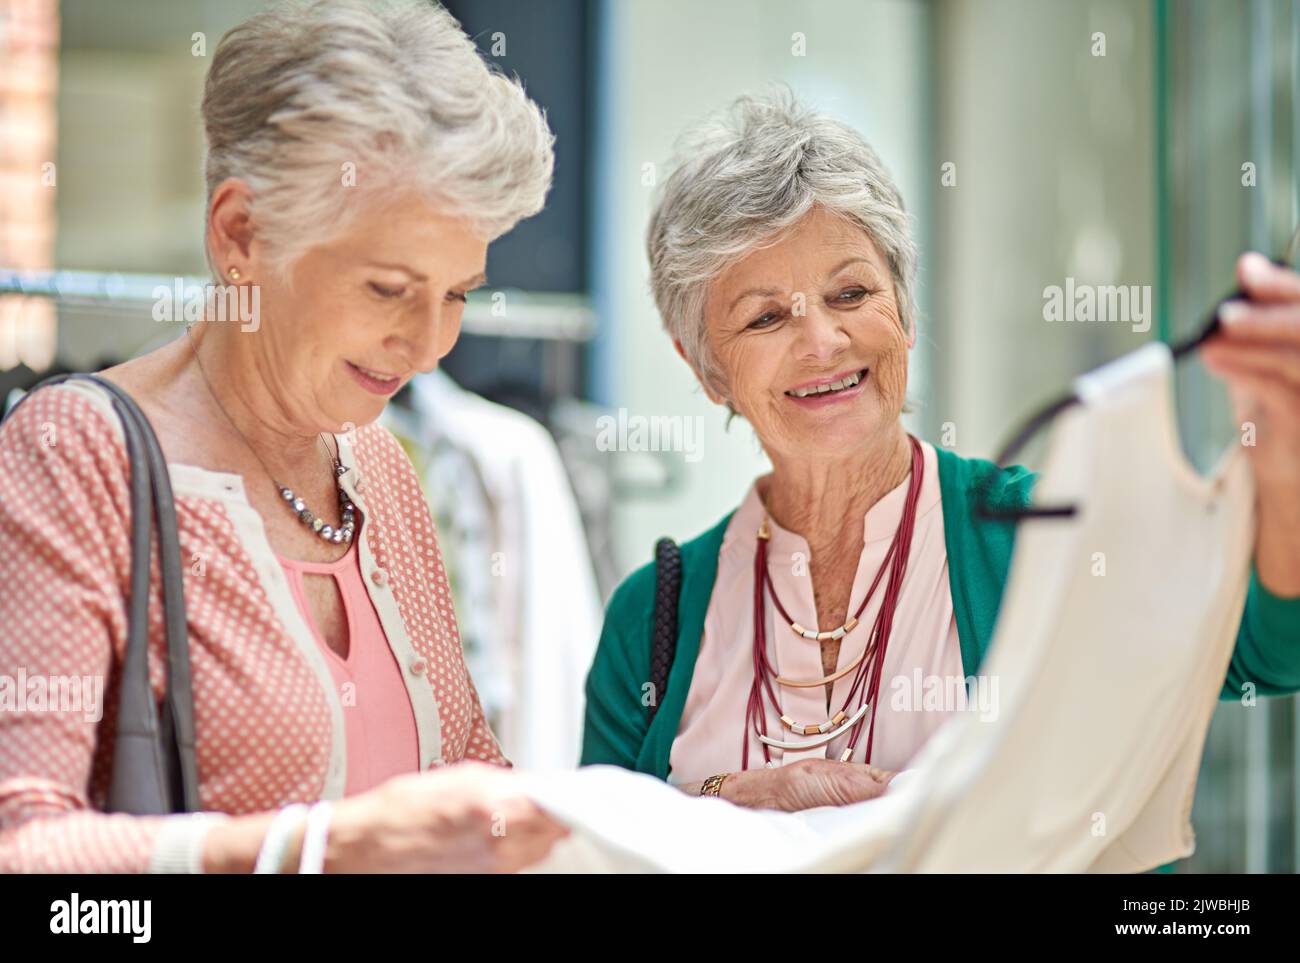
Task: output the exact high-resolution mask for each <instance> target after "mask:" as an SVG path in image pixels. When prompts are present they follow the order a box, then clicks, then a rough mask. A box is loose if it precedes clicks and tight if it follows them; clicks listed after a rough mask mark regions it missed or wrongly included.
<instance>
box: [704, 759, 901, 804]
mask: <svg viewBox="0 0 1300 963" xmlns="http://www.w3.org/2000/svg"><path fill="white" fill-rule="evenodd" d="M895 775H896V773H893V772H889V771H887V770H884V769H877V768H876V767H875V766H864V765H862V764H861V763H856V762H840V761H839V760H836V759H801V760H800V761H799V762H792V763H791V764H790V765H788V766H777V767H775V768H772V769H767V768H763V769H750V770H748V771H746V772H741V773H736V774H735V775H733V776H731V777H730V778H728V780H727V781H726V782H725V783H723V791H722V794H723V796H724V797H725V798H727V799H730V800H731V801H732V802H734V803H737V804H738V805H741V806H750V807H752V808H754V809H780V810H783V811H785V812H798V811H799V810H803V809H816V808H817V807H819V806H847V805H849V804H850V803H856V802H863V801H864V800H867V799H875V798H876V797H877V796H880V795H883V794H884V792H885V789H886V788H888V786H889V781H890V780H891V779H893V778H894V776H895Z"/></svg>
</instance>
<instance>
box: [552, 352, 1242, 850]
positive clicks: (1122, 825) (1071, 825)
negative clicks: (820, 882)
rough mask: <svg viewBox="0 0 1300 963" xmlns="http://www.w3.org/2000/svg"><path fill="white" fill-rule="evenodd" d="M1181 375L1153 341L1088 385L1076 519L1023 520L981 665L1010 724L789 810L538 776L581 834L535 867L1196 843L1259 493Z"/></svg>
mask: <svg viewBox="0 0 1300 963" xmlns="http://www.w3.org/2000/svg"><path fill="white" fill-rule="evenodd" d="M1172 367H1173V366H1172V360H1171V357H1170V355H1169V352H1168V349H1167V348H1166V347H1165V346H1164V345H1159V344H1156V345H1150V346H1147V347H1145V348H1143V349H1141V350H1139V351H1136V352H1134V353H1133V354H1130V355H1127V356H1125V357H1124V358H1121V359H1120V360H1119V361H1116V362H1114V363H1113V364H1111V365H1108V366H1106V367H1104V368H1101V369H1099V370H1097V371H1095V372H1093V373H1091V374H1089V375H1086V376H1084V377H1082V378H1080V379H1078V381H1077V382H1076V385H1075V389H1076V392H1077V394H1078V395H1079V397H1080V398H1081V399H1082V400H1083V404H1081V405H1079V406H1076V407H1074V408H1072V409H1069V410H1067V411H1066V412H1065V413H1063V414H1062V415H1061V416H1060V417H1059V418H1058V420H1057V422H1056V424H1055V426H1054V430H1053V434H1052V441H1051V447H1050V452H1049V455H1048V459H1047V462H1046V467H1045V469H1044V472H1043V474H1042V476H1041V477H1040V478H1039V480H1038V482H1037V483H1036V486H1035V493H1034V497H1035V501H1036V503H1038V504H1062V503H1073V504H1077V505H1078V506H1079V513H1078V514H1076V515H1075V516H1074V517H1072V518H1040V519H1027V520H1024V521H1022V522H1020V523H1019V531H1018V533H1017V541H1016V550H1015V555H1014V558H1013V560H1012V569H1011V574H1010V579H1009V582H1008V585H1007V590H1006V594H1005V596H1004V599H1003V604H1002V611H1001V615H1000V618H999V622H998V626H997V630H996V634H995V636H994V642H993V648H992V650H991V652H990V654H989V656H988V658H987V659H986V661H985V664H984V665H983V666H982V667H981V674H982V675H985V676H987V677H989V678H993V677H996V679H997V696H998V698H997V705H996V706H995V708H996V714H995V715H994V716H993V717H992V718H982V716H983V715H984V714H983V713H981V712H978V711H970V712H965V713H961V714H959V715H957V716H956V717H954V718H953V719H952V720H951V721H950V722H948V723H947V724H946V725H945V726H944V727H943V728H941V729H940V730H939V731H938V732H937V733H936V734H935V735H934V737H932V739H931V740H930V742H929V743H928V744H927V745H926V747H925V748H924V749H923V750H922V751H921V753H920V754H919V755H918V756H917V758H916V759H915V760H914V761H913V765H912V767H911V768H910V769H909V773H908V778H907V780H906V781H904V782H902V783H901V784H899V785H896V786H893V787H891V789H890V791H889V792H887V793H886V794H885V795H884V796H882V797H881V798H879V799H876V800H872V801H869V802H865V803H858V804H856V805H853V806H846V807H842V808H839V809H829V808H828V809H819V810H812V811H809V812H805V813H798V814H793V815H790V814H779V813H768V812H754V811H747V810H742V809H739V808H738V807H735V806H732V805H731V804H729V803H726V802H724V801H720V800H716V799H698V798H691V797H688V796H686V795H684V794H683V793H681V792H680V791H679V790H676V789H674V788H672V787H670V786H668V785H666V784H664V783H661V782H659V781H658V780H655V779H653V778H652V777H649V776H644V775H637V774H633V773H628V772H624V771H622V770H616V769H612V768H609V767H593V768H590V769H587V770H583V771H580V772H578V773H551V774H544V775H539V776H535V777H529V778H531V779H532V782H531V783H530V790H529V791H530V792H531V793H532V795H533V797H534V798H535V799H536V800H537V801H538V803H539V804H540V805H541V806H543V807H544V808H546V809H548V810H549V811H550V812H552V813H554V814H555V815H556V816H557V818H559V819H561V820H562V821H564V822H565V823H566V824H568V825H569V826H571V827H572V828H573V829H574V833H573V835H572V836H571V837H570V838H569V839H568V840H565V841H563V842H562V843H561V844H560V845H558V846H557V847H556V849H555V850H554V851H553V853H552V855H551V856H550V857H549V858H548V859H547V860H546V861H544V862H543V863H542V864H541V865H540V866H539V867H537V868H538V869H541V870H544V871H592V870H606V871H668V872H691V871H706V872H707V871H715V872H728V871H734V872H746V871H808V870H820V871H844V872H864V871H919V872H963V871H967V872H990V871H991V872H1083V871H1088V870H1093V871H1105V872H1125V871H1139V870H1144V869H1149V868H1151V867H1153V866H1156V865H1159V864H1160V863H1163V862H1166V861H1168V860H1170V859H1174V858H1178V857H1182V856H1186V855H1188V854H1189V853H1190V852H1191V851H1192V848H1193V838H1192V834H1191V824H1190V819H1189V816H1190V810H1191V799H1192V794H1193V792H1194V791H1195V787H1196V776H1197V771H1198V768H1199V764H1200V757H1201V752H1202V748H1203V746H1204V741H1205V733H1206V730H1207V728H1208V726H1209V721H1210V717H1211V716H1212V715H1213V712H1214V708H1215V704H1216V702H1217V698H1218V694H1219V691H1220V688H1221V686H1222V682H1223V678H1224V674H1225V672H1226V669H1227V665H1228V662H1229V660H1230V658H1231V655H1232V648H1233V644H1234V642H1235V640H1236V632H1237V626H1238V624H1239V622H1240V619H1241V614H1242V608H1243V604H1244V600H1245V593H1246V587H1247V584H1248V577H1249V565H1250V552H1251V547H1252V543H1253V531H1254V518H1253V505H1254V497H1253V487H1252V481H1251V477H1250V472H1249V466H1248V465H1247V463H1246V459H1245V456H1244V453H1243V452H1242V451H1241V450H1240V449H1239V447H1234V449H1233V450H1232V451H1230V452H1228V453H1227V454H1226V455H1225V456H1224V458H1223V459H1222V460H1221V462H1220V464H1219V466H1218V468H1217V470H1216V472H1215V474H1214V475H1213V476H1212V477H1210V478H1202V477H1201V476H1200V475H1198V474H1197V473H1196V472H1195V471H1194V470H1193V469H1192V467H1191V466H1190V465H1189V464H1188V463H1187V462H1186V460H1185V458H1184V457H1183V455H1182V452H1181V448H1180V445H1179V441H1178V437H1177V433H1176V430H1175V428H1174V419H1173V411H1172V404H1171V382H1172ZM1103 562H1104V574H1100V573H1101V572H1102V571H1103V569H1102V563H1103ZM883 690H884V686H883V685H882V691H883Z"/></svg>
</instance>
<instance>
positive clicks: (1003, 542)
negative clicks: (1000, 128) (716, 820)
mask: <svg viewBox="0 0 1300 963" xmlns="http://www.w3.org/2000/svg"><path fill="white" fill-rule="evenodd" d="M681 156H682V157H683V158H684V161H683V162H682V163H681V164H680V165H679V166H678V167H677V168H676V169H675V170H674V172H673V173H672V175H671V176H670V177H669V179H668V180H667V182H666V183H665V186H664V190H663V194H662V196H661V198H660V199H659V201H658V204H657V207H656V208H655V211H654V213H653V216H652V218H651V222H650V228H649V237H648V241H647V248H648V253H649V259H650V272H651V281H652V285H653V289H654V294H655V300H656V302H657V304H658V307H659V312H660V314H661V316H662V319H663V323H664V326H665V327H666V329H667V331H668V333H669V335H670V337H671V338H672V340H673V343H674V345H675V347H676V349H677V351H678V353H679V354H680V355H681V356H682V358H684V359H685V361H686V362H687V364H689V365H690V366H691V368H692V369H693V370H694V372H695V374H696V376H697V378H698V380H699V382H700V384H701V385H702V386H703V389H704V391H705V393H706V394H707V396H708V397H709V398H710V400H712V401H714V402H715V403H717V404H719V405H725V406H726V407H728V408H729V409H730V410H731V411H733V412H734V413H738V414H739V415H741V416H743V417H744V418H745V419H746V420H747V421H748V422H749V423H750V425H751V426H752V427H753V429H754V431H755V433H756V434H757V436H758V439H759V441H760V442H761V444H762V446H763V449H764V451H765V452H766V453H767V455H768V457H769V458H770V460H771V463H772V471H771V473H770V474H767V475H764V476H763V477H761V478H758V479H757V480H756V481H755V482H754V483H753V485H752V486H751V487H750V489H749V492H748V494H747V495H746V496H745V498H744V501H742V502H741V504H740V506H739V507H738V508H737V509H736V510H735V511H734V512H732V513H730V514H728V515H727V516H726V517H725V518H723V519H722V520H721V521H720V522H719V523H718V524H717V525H715V526H714V527H713V528H711V529H710V530H709V531H707V532H705V533H704V534H702V535H700V536H699V537H697V538H695V539H693V540H691V541H689V542H686V543H685V544H683V545H682V546H681V556H680V566H681V593H680V600H679V603H678V606H677V615H678V620H679V624H678V634H677V636H676V652H675V656H674V658H673V661H672V668H671V672H670V674H669V675H668V676H667V686H666V689H665V690H663V691H649V690H648V689H647V683H648V680H650V679H651V678H652V677H653V672H652V666H651V658H652V655H651V651H652V640H651V635H652V632H653V631H654V622H655V618H654V616H653V613H654V611H655V595H656V570H655V566H654V565H653V564H651V565H647V566H645V567H643V568H641V569H639V570H638V571H636V572H634V573H633V574H632V575H631V576H629V577H628V578H627V580H626V581H625V582H624V583H623V584H622V585H620V586H619V588H618V589H617V590H616V591H615V593H614V595H613V596H612V598H611V599H610V602H609V605H608V609H607V613H606V620H605V627H604V631H603V633H602V636H601V640H600V645H599V648H598V651H597V654H596V657H595V661H594V663H593V665H592V668H591V672H590V675H589V678H588V682H587V698H588V705H587V715H586V731H585V738H584V745H583V757H582V758H583V762H584V763H585V764H593V763H609V764H614V765H618V766H623V767H625V768H628V769H635V770H639V771H641V772H646V773H651V774H654V775H656V776H658V777H660V778H664V779H670V780H671V781H672V782H674V783H676V784H678V785H679V786H680V787H681V788H683V789H684V790H686V791H688V792H692V793H701V794H705V795H716V796H720V797H722V798H726V799H730V800H732V801H734V802H736V803H739V804H742V805H748V806H755V807H763V808H776V809H785V810H798V809H806V808H812V807H816V806H826V805H842V804H847V803H851V802H856V801H860V800H865V799H871V798H874V797H875V796H877V795H879V794H880V793H882V792H884V791H885V789H886V787H887V785H888V783H889V781H890V780H891V779H892V778H893V776H894V775H895V774H896V773H897V772H898V771H899V770H901V769H903V768H905V767H906V766H907V765H908V762H909V760H910V759H912V758H913V757H914V756H915V755H916V753H917V752H918V750H919V749H920V748H921V747H922V745H923V744H924V743H925V742H926V740H927V739H928V738H929V737H930V736H931V735H932V734H933V733H934V732H935V731H936V730H937V729H938V728H939V727H940V726H941V725H942V724H943V723H944V721H945V720H946V719H947V718H949V717H950V716H951V715H952V714H953V713H954V712H957V711H960V709H961V708H962V706H960V705H945V706H942V707H931V706H927V707H926V708H927V709H931V710H932V711H923V712H915V711H904V708H905V707H903V706H901V705H900V706H899V708H897V709H896V708H895V706H894V704H893V700H891V699H890V698H889V696H888V693H889V692H890V688H891V686H890V682H889V681H888V680H895V679H899V678H902V679H905V680H906V679H911V678H916V677H917V675H918V674H919V677H921V678H931V677H936V676H937V677H939V678H941V679H944V680H953V679H959V678H966V677H970V676H973V675H976V674H977V672H978V669H979V666H980V663H981V661H982V660H983V658H984V656H985V654H986V652H987V650H988V647H989V643H990V640H991V637H992V632H993V625H994V619H995V617H996V614H997V609H998V605H999V602H1000V599H1001V596H1002V590H1003V585H1004V583H1005V581H1006V577H1007V573H1008V570H1009V566H1010V557H1011V547H1012V536H1013V531H1012V529H1011V528H1010V527H1009V523H1006V522H1000V521H985V520H983V519H982V518H978V517H977V516H976V515H975V513H974V511H973V508H974V505H975V500H976V497H977V495H978V497H979V498H980V499H982V500H986V501H987V503H988V504H990V505H992V506H994V507H1006V508H1012V507H1021V506H1024V505H1026V504H1028V502H1029V496H1030V491H1031V488H1032V485H1033V483H1034V475H1032V474H1031V473H1029V472H1027V471H1025V470H1024V469H1022V468H1019V467H1014V468H1006V469H1004V468H1000V467H998V466H997V465H994V464H992V463H990V462H988V461H983V460H979V459H971V458H962V457H960V456H958V455H956V454H954V453H952V452H949V451H946V450H943V449H937V448H935V447H934V446H933V445H931V444H929V443H926V442H922V441H920V440H918V439H916V438H914V437H912V436H911V435H909V434H908V432H907V431H906V430H905V429H904V427H903V425H902V423H901V421H900V413H901V412H902V410H903V406H904V394H905V390H906V387H907V374H908V351H909V349H910V348H911V347H912V346H913V345H914V344H915V342H916V331H917V318H916V308H915V297H914V291H913V288H914V284H915V277H916V262H917V253H916V248H915V245H914V243H913V241H912V238H911V232H910V229H909V227H908V220H907V216H906V214H905V212H904V208H903V201H902V198H901V197H900V196H899V192H898V190H897V189H896V188H895V186H894V184H893V181H892V180H891V178H890V176H889V174H888V173H887V172H886V170H885V168H884V167H883V166H882V164H881V162H880V160H879V158H878V157H877V156H876V154H875V153H874V151H872V149H871V148H870V147H869V146H868V145H867V144H866V143H864V142H863V140H862V138H861V137H860V136H859V135H858V134H857V133H856V132H855V131H853V130H852V129H851V128H849V127H847V126H846V125H844V124H843V123H840V122H838V121H836V120H834V119H831V118H829V117H827V116H824V115H822V114H819V113H816V112H814V111H811V110H808V109H806V108H804V107H802V106H801V105H799V104H798V103H797V102H796V101H795V100H794V98H793V97H792V96H790V95H789V94H788V93H787V92H777V93H775V94H773V95H771V96H766V97H742V98H740V99H739V100H738V101H737V102H736V103H735V104H734V105H733V107H732V109H731V110H730V111H729V112H728V113H727V114H726V115H724V116H723V117H721V118H720V119H717V120H712V121H709V122H707V123H705V124H703V125H701V126H700V127H698V128H695V129H693V130H691V131H690V132H688V133H687V134H686V135H685V137H684V138H683V141H682V143H681ZM1238 272H1239V275H1240V279H1241V282H1242V285H1243V289H1244V290H1245V291H1246V293H1247V294H1248V295H1249V297H1250V299H1251V300H1250V301H1243V302H1241V303H1239V304H1238V305H1237V306H1236V311H1237V314H1238V317H1237V318H1235V319H1234V323H1233V324H1232V325H1225V334H1224V335H1223V336H1221V337H1218V338H1216V339H1214V340H1213V341H1212V342H1210V343H1208V344H1207V345H1206V346H1205V347H1204V349H1203V356H1204V359H1205V362H1206V364H1207V365H1208V366H1210V367H1211V369H1212V370H1214V371H1216V372H1217V373H1219V374H1220V375H1222V376H1223V377H1224V378H1225V379H1226V380H1227V381H1228V382H1229V385H1230V387H1231V388H1232V389H1233V391H1234V393H1235V394H1236V396H1237V400H1238V401H1239V402H1241V403H1247V404H1250V405H1253V406H1254V408H1255V411H1256V421H1257V422H1262V423H1266V424H1267V425H1268V429H1267V430H1268V431H1269V433H1270V436H1271V441H1270V443H1269V444H1267V445H1260V446H1258V447H1256V448H1252V449H1251V450H1250V455H1251V463H1252V469H1253V471H1254V474H1255V480H1256V486H1257V490H1258V492H1259V506H1258V511H1259V530H1258V534H1257V537H1256V543H1255V555H1254V571H1253V573H1252V578H1251V583H1250V591H1249V596H1248V599H1247V605H1246V613H1245V615H1244V616H1243V619H1242V625H1241V630H1240V633H1239V635H1238V640H1237V645H1236V649H1235V651H1234V654H1233V660H1232V664H1231V666H1230V668H1229V672H1228V680H1229V682H1228V684H1227V685H1226V686H1225V690H1224V691H1225V694H1227V695H1231V696H1236V695H1238V694H1239V692H1240V689H1238V688H1237V687H1236V685H1235V683H1238V682H1240V681H1242V680H1250V681H1252V682H1254V683H1256V685H1257V687H1258V691H1260V692H1262V693H1265V694H1277V693H1284V692H1293V691H1296V690H1297V689H1300V507H1297V506H1300V277H1298V276H1297V275H1296V274H1295V273H1294V272H1291V271H1288V270H1284V269H1281V268H1278V267H1275V266H1274V265H1272V264H1270V263H1269V262H1268V261H1267V259H1265V258H1262V257H1260V256H1259V255H1246V256H1243V258H1242V259H1241V261H1240V262H1239V265H1238ZM1260 430H1261V432H1262V431H1263V430H1264V429H1263V428H1261V429H1260ZM1262 626H1270V627H1273V630H1272V634H1269V633H1268V632H1265V631H1261V629H1260V627H1262ZM1285 626H1290V627H1291V629H1290V631H1289V632H1288V631H1285V630H1280V631H1279V630H1277V627H1285ZM882 680H883V681H882ZM651 687H652V688H653V684H651ZM947 689H948V687H947V686H945V690H947ZM647 702H651V703H653V704H654V711H653V712H651V711H649V710H648V709H647V705H646V703H647ZM910 704H911V703H910V701H909V702H908V706H909V707H910Z"/></svg>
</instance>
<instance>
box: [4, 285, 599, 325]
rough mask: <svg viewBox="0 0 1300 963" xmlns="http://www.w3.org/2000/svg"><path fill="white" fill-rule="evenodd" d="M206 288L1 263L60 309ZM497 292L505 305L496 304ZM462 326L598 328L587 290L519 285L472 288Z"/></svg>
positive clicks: (125, 304) (126, 305) (107, 308)
mask: <svg viewBox="0 0 1300 963" xmlns="http://www.w3.org/2000/svg"><path fill="white" fill-rule="evenodd" d="M178 283H179V285H180V288H181V290H182V291H183V292H191V291H196V290H202V289H203V288H204V287H205V286H206V285H209V284H213V283H215V282H213V281H211V280H210V279H207V278H201V277H193V276H191V277H181V276H177V275H171V276H167V275H161V274H126V273H109V272H100V271H32V270H19V269H16V268H6V267H0V295H11V296H18V297H43V298H50V299H52V300H54V301H55V302H57V304H58V305H59V309H60V311H63V310H69V311H72V312H77V313H80V312H84V311H92V312H99V313H101V314H111V315H113V316H119V317H120V316H124V315H125V316H128V317H135V318H140V319H145V318H151V316H152V315H151V311H152V306H153V304H154V303H155V302H156V301H157V296H156V293H155V292H156V291H157V289H158V288H160V287H161V288H164V289H166V290H167V291H169V292H170V291H174V290H175V289H176V286H177V284H178ZM497 295H501V296H502V301H501V302H500V303H503V304H504V305H505V309H504V310H498V309H497V305H498V302H496V301H495V300H494V298H495V297H496V296H497ZM462 326H463V331H464V332H465V333H466V334H472V335H475V336H479V337H489V338H531V339H536V340H541V341H560V342H572V343H581V342H585V341H589V340H590V339H591V338H592V337H593V336H594V334H595V320H594V315H593V312H592V310H591V306H590V304H589V302H588V300H587V298H586V297H585V296H582V295H571V294H553V293H544V292H532V291H521V290H510V289H506V290H498V291H493V292H490V293H483V294H471V295H470V297H469V300H468V301H467V302H466V305H465V314H464V318H463V321H462Z"/></svg>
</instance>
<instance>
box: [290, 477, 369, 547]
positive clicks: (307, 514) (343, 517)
mask: <svg viewBox="0 0 1300 963" xmlns="http://www.w3.org/2000/svg"><path fill="white" fill-rule="evenodd" d="M346 471H347V469H346V468H344V467H343V466H342V465H341V464H340V463H339V461H338V459H335V460H334V477H335V478H341V477H342V476H343V473H344V472H346ZM272 481H274V479H272ZM275 484H276V487H277V488H279V489H280V497H281V498H283V499H284V500H285V501H286V502H288V503H289V507H290V508H292V509H293V510H294V511H295V512H297V513H298V521H300V522H302V523H303V524H304V525H306V526H307V527H308V528H310V529H311V530H312V531H313V532H315V533H316V534H317V535H319V536H320V537H321V538H323V539H325V541H327V542H333V543H334V544H335V545H340V544H343V543H345V542H350V541H352V536H353V534H354V533H355V532H356V528H357V507H356V506H355V505H353V504H352V500H351V499H350V498H348V493H347V492H345V491H344V490H343V486H341V485H340V486H339V511H340V512H341V514H340V518H339V520H340V523H341V524H340V525H339V527H338V528H335V527H334V526H332V525H328V524H326V522H325V520H324V519H323V518H320V517H318V516H317V515H316V514H314V513H313V512H312V510H311V509H310V508H308V507H307V503H306V502H305V501H303V500H302V498H300V497H299V496H297V495H295V494H294V493H293V489H292V488H289V487H288V486H287V485H281V484H280V483H279V482H276V483H275Z"/></svg>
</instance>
